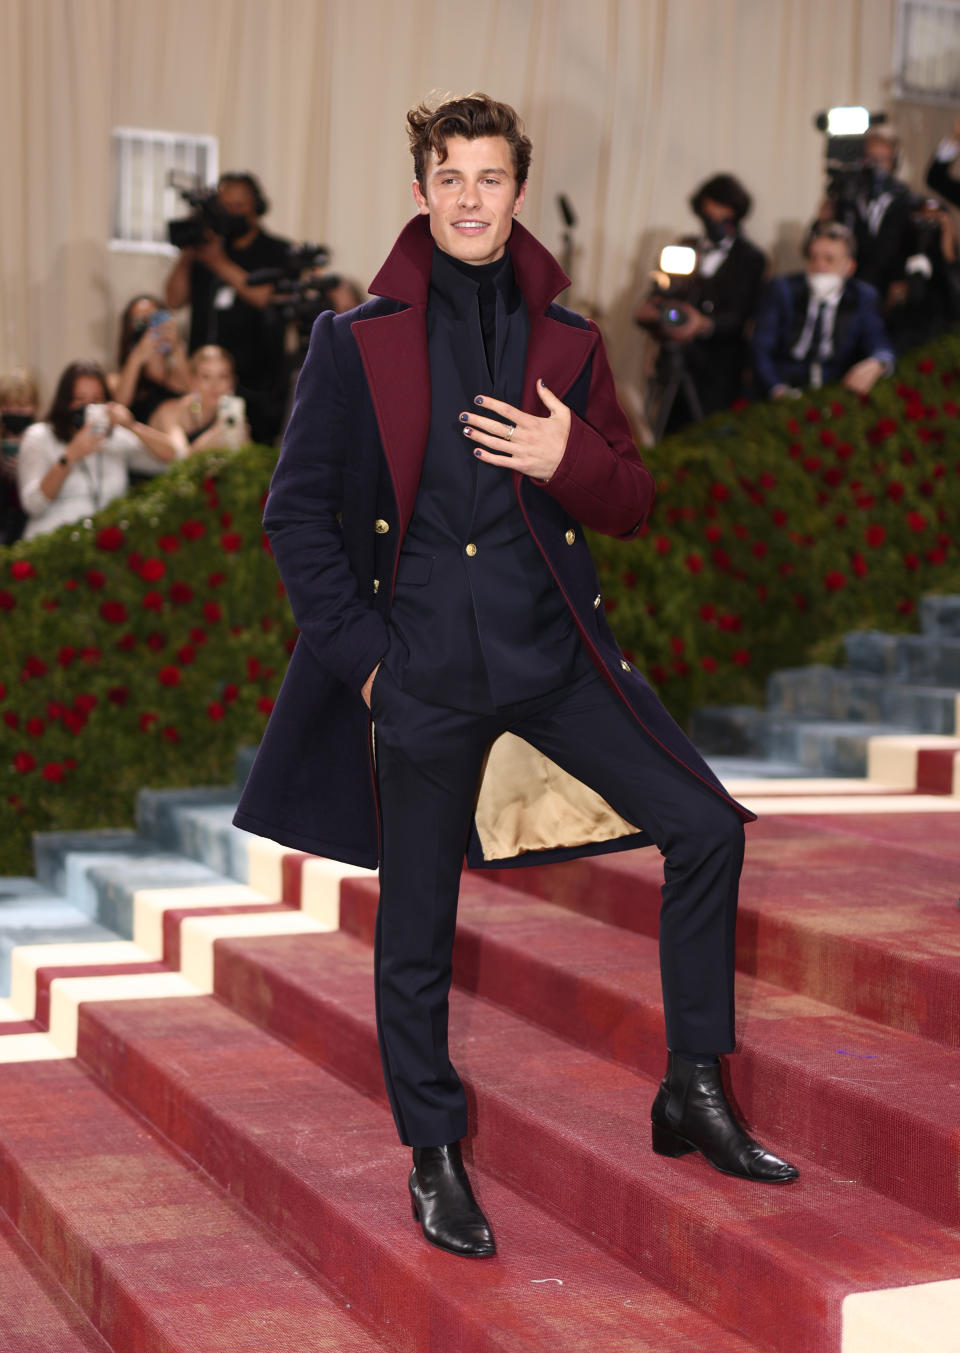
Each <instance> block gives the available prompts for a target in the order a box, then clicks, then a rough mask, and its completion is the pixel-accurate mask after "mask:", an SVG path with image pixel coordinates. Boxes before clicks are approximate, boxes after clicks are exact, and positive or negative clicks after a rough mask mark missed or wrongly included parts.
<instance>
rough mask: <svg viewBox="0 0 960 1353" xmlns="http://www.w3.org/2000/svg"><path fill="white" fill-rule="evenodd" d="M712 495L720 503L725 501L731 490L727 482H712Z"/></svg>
mask: <svg viewBox="0 0 960 1353" xmlns="http://www.w3.org/2000/svg"><path fill="white" fill-rule="evenodd" d="M710 497H711V498H713V499H715V500H716V501H717V502H718V503H725V502H726V501H727V499H728V498H729V497H730V490H729V489H728V488H727V486H726V484H711V485H710Z"/></svg>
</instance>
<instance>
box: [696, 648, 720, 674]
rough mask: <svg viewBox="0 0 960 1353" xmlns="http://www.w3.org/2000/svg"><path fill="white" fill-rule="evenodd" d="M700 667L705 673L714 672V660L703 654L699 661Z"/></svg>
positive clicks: (715, 661)
mask: <svg viewBox="0 0 960 1353" xmlns="http://www.w3.org/2000/svg"><path fill="white" fill-rule="evenodd" d="M700 666H701V667H702V668H703V670H704V671H705V672H715V671H716V670H717V660H716V658H711V657H710V655H709V653H705V654H704V656H703V657H702V658H701V659H700Z"/></svg>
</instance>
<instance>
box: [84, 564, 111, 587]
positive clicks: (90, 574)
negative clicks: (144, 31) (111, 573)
mask: <svg viewBox="0 0 960 1353" xmlns="http://www.w3.org/2000/svg"><path fill="white" fill-rule="evenodd" d="M84 576H85V578H86V580H87V586H88V587H89V588H91V590H92V591H94V592H99V591H100V589H101V587H103V585H104V583H105V582H106V581H107V575H106V574H105V573H101V571H100V569H98V568H88V569H87V571H86V574H85V575H84Z"/></svg>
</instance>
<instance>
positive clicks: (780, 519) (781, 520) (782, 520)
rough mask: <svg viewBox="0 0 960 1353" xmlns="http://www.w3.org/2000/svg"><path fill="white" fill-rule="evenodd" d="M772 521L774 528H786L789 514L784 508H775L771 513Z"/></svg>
mask: <svg viewBox="0 0 960 1353" xmlns="http://www.w3.org/2000/svg"><path fill="white" fill-rule="evenodd" d="M770 520H771V521H772V522H773V524H774V526H785V525H786V523H787V514H786V512H785V511H784V510H783V508H782V507H775V508H774V509H773V511H772V512H771V513H770Z"/></svg>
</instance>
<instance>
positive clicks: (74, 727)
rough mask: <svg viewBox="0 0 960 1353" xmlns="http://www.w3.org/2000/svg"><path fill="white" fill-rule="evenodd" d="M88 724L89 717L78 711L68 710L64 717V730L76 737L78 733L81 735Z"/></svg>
mask: <svg viewBox="0 0 960 1353" xmlns="http://www.w3.org/2000/svg"><path fill="white" fill-rule="evenodd" d="M86 722H87V716H86V715H85V714H81V713H80V711H79V710H77V709H68V710H67V712H66V713H65V714H64V716H63V726H64V728H65V729H66V730H67V732H68V733H72V734H73V735H74V737H76V736H77V734H78V733H81V732H82V731H83V727H84V724H85V723H86Z"/></svg>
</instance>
